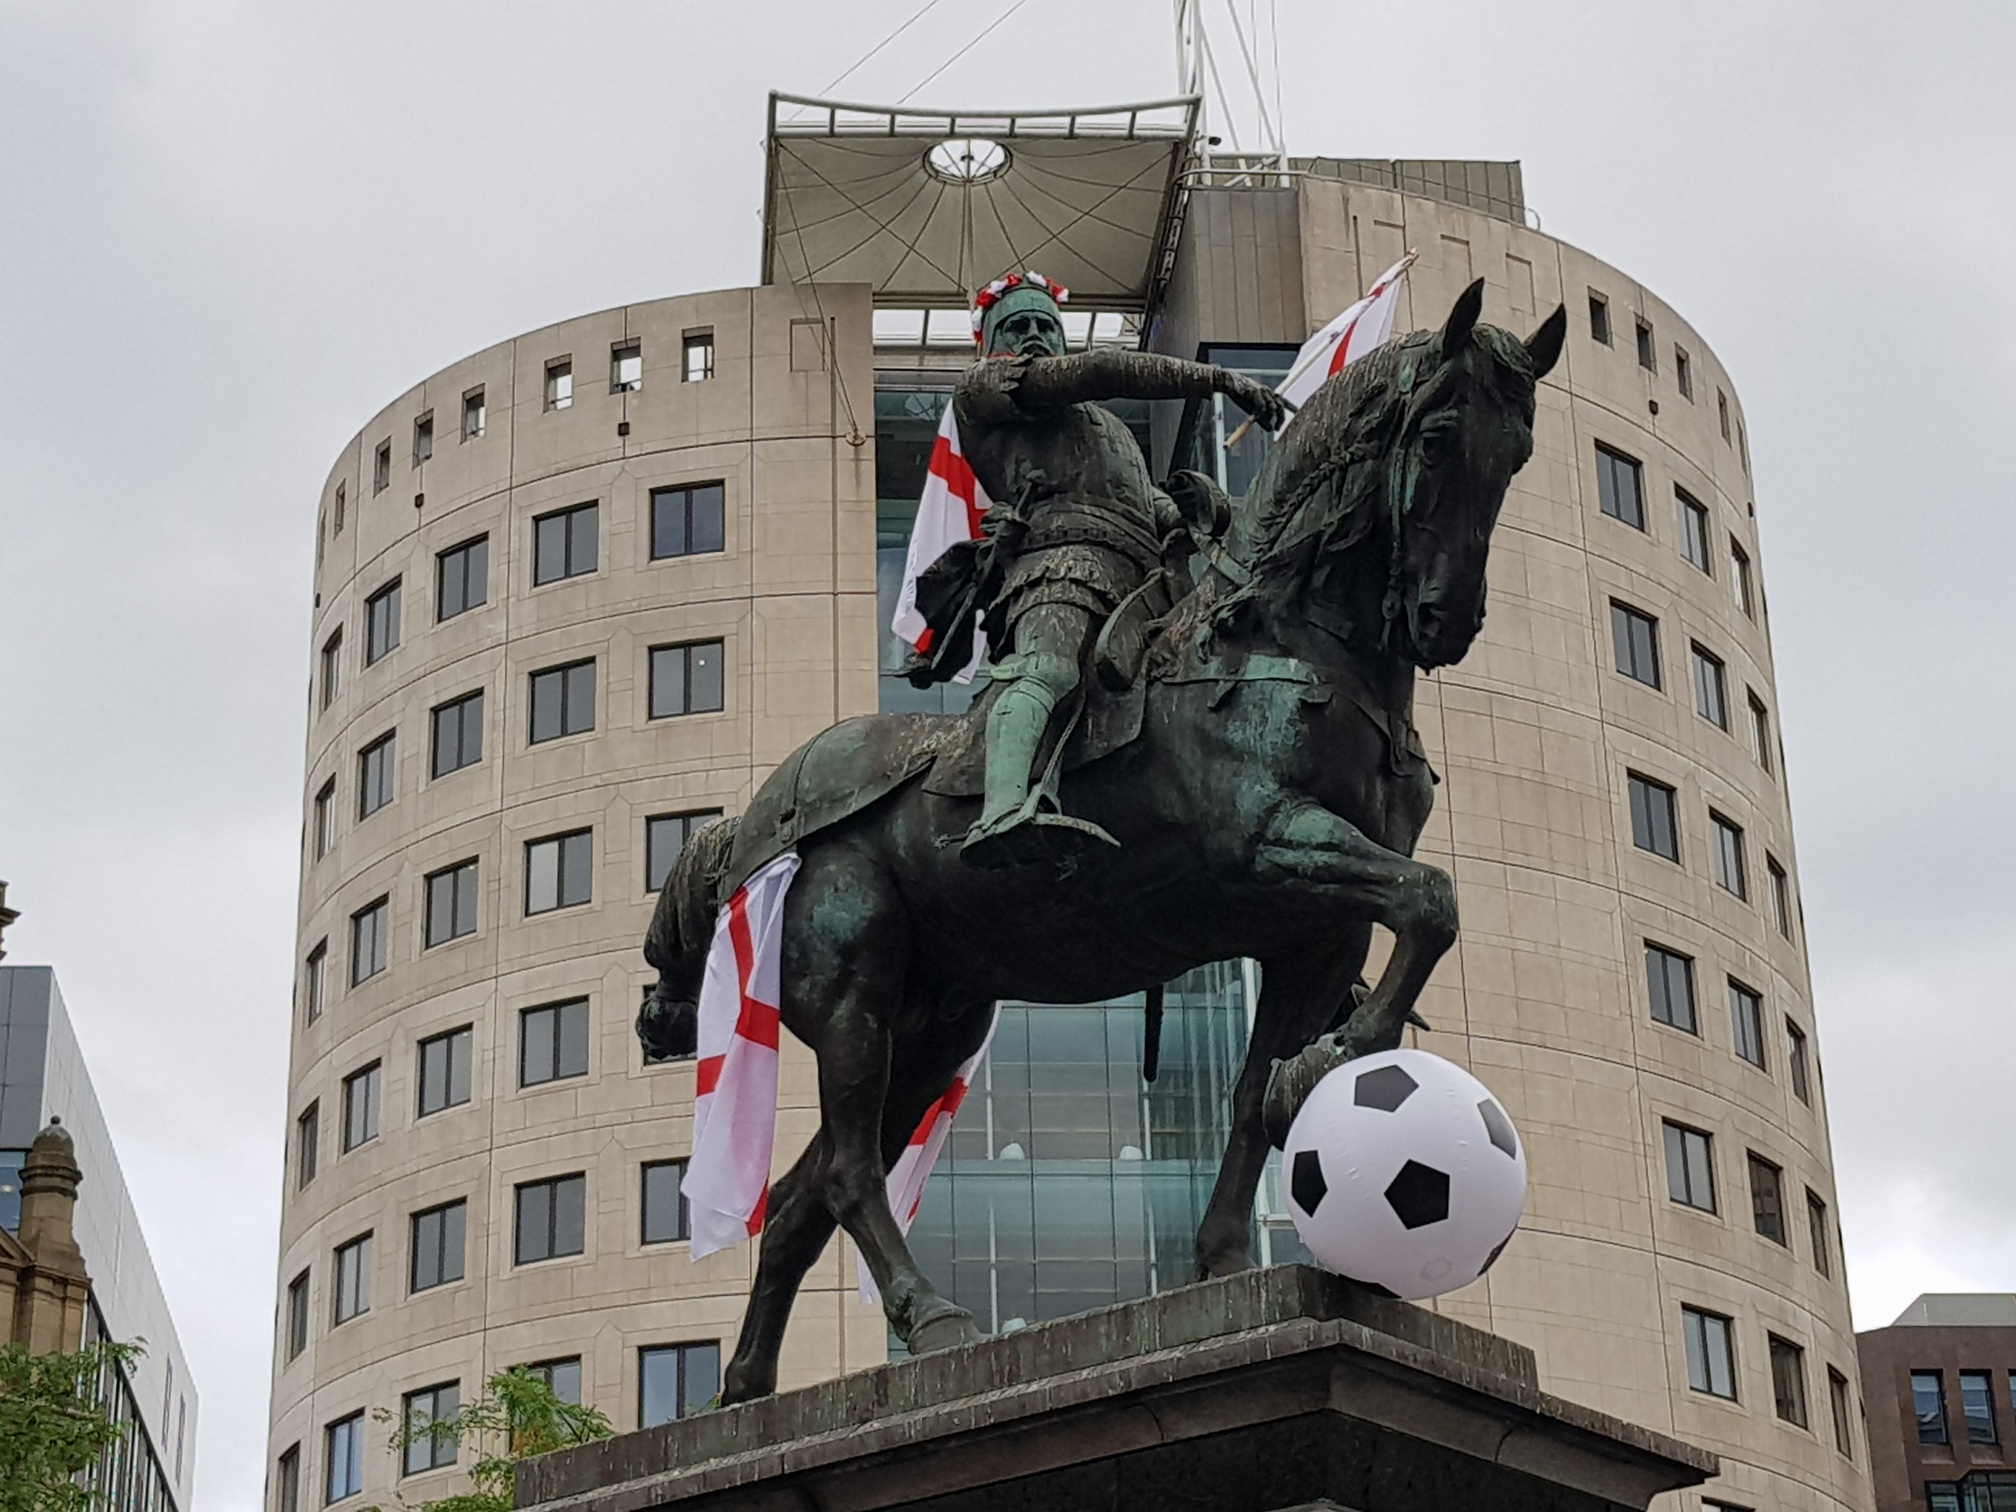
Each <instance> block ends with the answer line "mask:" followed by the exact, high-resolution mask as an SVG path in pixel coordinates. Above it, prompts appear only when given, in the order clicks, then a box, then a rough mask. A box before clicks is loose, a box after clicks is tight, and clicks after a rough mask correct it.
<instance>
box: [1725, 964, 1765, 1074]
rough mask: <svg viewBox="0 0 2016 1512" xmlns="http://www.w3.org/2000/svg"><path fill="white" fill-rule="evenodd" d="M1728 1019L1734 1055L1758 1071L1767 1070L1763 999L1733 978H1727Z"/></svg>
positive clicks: (1753, 990)
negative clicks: (1733, 1039)
mask: <svg viewBox="0 0 2016 1512" xmlns="http://www.w3.org/2000/svg"><path fill="white" fill-rule="evenodd" d="M1729 1019H1730V1022H1731V1024H1732V1025H1733V1029H1734V1037H1735V1045H1736V1053H1737V1054H1738V1055H1740V1056H1742V1057H1743V1059H1745V1060H1746V1061H1748V1062H1750V1064H1751V1065H1753V1066H1755V1067H1756V1068H1757V1069H1758V1070H1759V1071H1766V1070H1769V1069H1770V1067H1769V1066H1767V1065H1766V1064H1765V1060H1764V999H1763V997H1762V996H1760V995H1759V994H1758V992H1757V990H1756V989H1755V988H1754V987H1745V986H1744V985H1743V984H1742V983H1741V982H1739V981H1737V980H1736V978H1734V977H1731V978H1729Z"/></svg>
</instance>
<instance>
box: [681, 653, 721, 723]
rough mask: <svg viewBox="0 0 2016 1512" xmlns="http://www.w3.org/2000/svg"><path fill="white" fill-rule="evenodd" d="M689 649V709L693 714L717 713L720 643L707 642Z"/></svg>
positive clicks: (719, 679) (719, 688)
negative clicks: (690, 655) (690, 659)
mask: <svg viewBox="0 0 2016 1512" xmlns="http://www.w3.org/2000/svg"><path fill="white" fill-rule="evenodd" d="M690 649H691V652H692V661H691V670H690V672H689V673H688V684H689V692H688V697H689V699H690V700H691V702H690V705H689V707H690V708H691V709H692V711H693V712H694V713H695V714H704V713H710V712H719V710H720V708H721V695H722V676H721V642H719V641H707V642H704V643H702V644H701V645H697V646H694V647H691V648H690Z"/></svg>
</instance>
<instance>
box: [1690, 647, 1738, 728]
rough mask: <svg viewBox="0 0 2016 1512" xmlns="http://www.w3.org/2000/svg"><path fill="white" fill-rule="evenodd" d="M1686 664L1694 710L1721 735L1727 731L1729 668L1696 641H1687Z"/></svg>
mask: <svg viewBox="0 0 2016 1512" xmlns="http://www.w3.org/2000/svg"><path fill="white" fill-rule="evenodd" d="M1687 665H1688V670H1689V671H1690V672H1691V673H1692V680H1693V683H1694V712H1695V713H1696V714H1697V715H1699V716H1700V717H1701V718H1703V719H1705V720H1707V721H1708V723H1710V724H1711V725H1713V726H1715V728H1716V729H1718V730H1720V731H1721V732H1722V733H1723V734H1725V735H1726V734H1728V733H1729V669H1728V665H1727V663H1725V662H1724V661H1723V660H1722V658H1721V657H1719V656H1717V655H1716V654H1715V653H1714V652H1713V651H1710V650H1709V649H1708V648H1707V647H1706V646H1704V645H1702V644H1701V642H1699V641H1689V642H1688V643H1687Z"/></svg>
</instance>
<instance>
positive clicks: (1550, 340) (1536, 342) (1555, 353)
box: [1526, 305, 1568, 383]
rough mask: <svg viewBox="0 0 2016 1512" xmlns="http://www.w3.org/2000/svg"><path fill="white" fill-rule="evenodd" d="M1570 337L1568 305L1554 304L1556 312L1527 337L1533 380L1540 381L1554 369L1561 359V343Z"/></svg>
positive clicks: (1527, 350) (1527, 353)
mask: <svg viewBox="0 0 2016 1512" xmlns="http://www.w3.org/2000/svg"><path fill="white" fill-rule="evenodd" d="M1567 339H1568V307H1567V306H1566V305H1556V306H1554V313H1553V314H1552V315H1549V316H1548V317H1547V318H1546V319H1545V320H1543V321H1541V322H1540V329H1539V330H1537V331H1535V332H1534V333H1533V334H1532V335H1531V336H1528V337H1527V338H1526V355H1527V356H1528V357H1529V358H1531V359H1532V361H1533V381H1534V382H1536V383H1537V382H1539V381H1540V380H1541V379H1542V378H1545V377H1546V376H1547V375H1548V374H1549V373H1551V372H1553V371H1554V364H1555V363H1557V362H1559V361H1560V360H1561V343H1563V342H1564V341H1566V340H1567Z"/></svg>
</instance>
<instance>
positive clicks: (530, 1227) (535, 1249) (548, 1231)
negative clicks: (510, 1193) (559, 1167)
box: [517, 1181, 553, 1265]
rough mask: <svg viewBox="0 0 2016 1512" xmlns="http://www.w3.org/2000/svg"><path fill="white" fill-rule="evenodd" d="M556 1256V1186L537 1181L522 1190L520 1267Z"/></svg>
mask: <svg viewBox="0 0 2016 1512" xmlns="http://www.w3.org/2000/svg"><path fill="white" fill-rule="evenodd" d="M552 1253H553V1186H552V1183H550V1182H545V1181H535V1182H532V1183H531V1184H530V1185H527V1186H521V1187H520V1188H518V1243H517V1263H518V1264H520V1265H529V1264H531V1263H532V1262H534V1261H536V1260H544V1259H546V1258H547V1257H548V1256H550V1255H551V1254H552Z"/></svg>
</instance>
